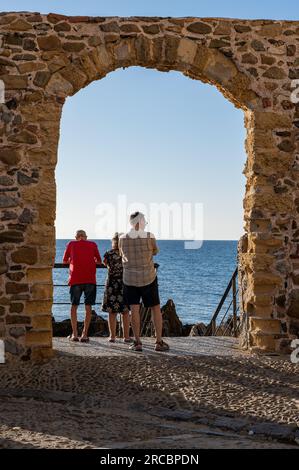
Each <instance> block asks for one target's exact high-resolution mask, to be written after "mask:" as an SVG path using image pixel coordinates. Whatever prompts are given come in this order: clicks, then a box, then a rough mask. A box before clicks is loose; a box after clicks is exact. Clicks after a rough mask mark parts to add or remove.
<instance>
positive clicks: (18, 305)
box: [9, 273, 24, 313]
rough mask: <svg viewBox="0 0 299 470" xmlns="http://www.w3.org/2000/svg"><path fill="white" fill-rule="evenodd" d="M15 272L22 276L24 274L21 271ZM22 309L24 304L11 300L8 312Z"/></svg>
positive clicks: (21, 310)
mask: <svg viewBox="0 0 299 470" xmlns="http://www.w3.org/2000/svg"><path fill="white" fill-rule="evenodd" d="M15 274H21V275H22V276H24V274H23V273H15ZM23 310H24V304H21V303H19V302H12V303H11V304H10V305H9V312H10V313H21V312H23Z"/></svg>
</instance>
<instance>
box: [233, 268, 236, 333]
mask: <svg viewBox="0 0 299 470" xmlns="http://www.w3.org/2000/svg"><path fill="white" fill-rule="evenodd" d="M232 287H233V334H234V337H235V338H236V337H237V288H236V276H234V277H233V285H232Z"/></svg>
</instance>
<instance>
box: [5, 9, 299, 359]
mask: <svg viewBox="0 0 299 470" xmlns="http://www.w3.org/2000/svg"><path fill="white" fill-rule="evenodd" d="M27 17H28V20H29V22H28V21H27V20H26V18H27ZM20 18H21V20H20V21H19V19H20ZM20 18H19V19H17V20H15V22H14V17H13V16H8V17H7V18H6V19H7V21H8V24H9V23H11V22H14V23H13V24H14V27H15V28H16V30H18V29H19V28H23V27H24V26H25V27H26V31H29V30H31V31H32V35H33V36H32V37H33V40H34V41H35V44H36V49H34V51H33V53H34V54H37V56H38V60H39V64H38V70H37V69H36V68H35V64H34V67H33V69H31V66H32V64H29V65H28V64H19V63H17V59H16V58H14V57H13V56H12V62H11V63H12V64H13V65H12V66H13V67H16V69H17V68H18V67H19V66H21V68H22V70H23V75H22V76H21V77H16V75H14V74H12V72H11V71H8V72H7V74H6V75H3V80H4V83H5V85H6V86H7V88H8V90H12V92H10V91H9V101H8V102H9V103H10V106H11V109H10V115H9V119H10V122H9V124H8V126H7V128H5V131H4V142H5V144H4V147H3V148H1V150H0V158H1V163H2V165H3V167H4V173H5V176H6V177H7V176H8V177H11V176H12V178H8V179H5V180H4V183H3V184H4V185H5V184H9V187H8V189H5V192H8V191H13V192H14V193H15V197H14V198H11V197H7V195H5V196H4V198H3V202H2V204H3V207H4V209H5V210H6V208H10V207H13V211H12V212H14V213H13V217H15V219H14V220H15V222H13V221H11V219H9V218H5V217H10V214H9V213H7V215H6V214H5V216H4V219H3V220H4V227H3V230H2V231H1V234H0V237H1V242H2V243H3V244H4V248H5V250H4V251H3V252H2V253H1V257H2V258H1V260H2V261H1V262H2V268H1V269H2V272H4V273H5V276H4V277H5V279H4V278H3V280H2V285H3V292H5V297H4V302H5V303H4V306H3V308H2V309H1V312H2V316H4V318H5V320H4V321H2V322H1V323H2V324H4V325H5V326H4V337H5V340H6V351H7V353H8V355H9V356H10V355H12V356H18V357H22V358H23V359H27V360H28V359H40V358H45V357H49V356H51V355H52V353H53V349H52V330H51V309H52V300H53V295H52V290H53V284H52V267H53V263H54V255H55V229H54V221H55V207H56V200H55V166H56V160H57V147H58V141H59V126H60V119H61V112H62V108H63V104H64V102H65V99H66V98H67V97H69V96H72V95H74V94H75V93H77V92H78V91H79V90H81V89H82V88H84V87H86V86H87V85H88V84H90V83H92V82H94V81H96V80H99V79H101V78H103V77H105V76H106V75H107V74H109V73H110V72H112V71H115V70H116V69H119V68H122V67H132V66H133V67H134V66H141V67H143V68H150V69H156V70H159V71H164V72H167V71H168V72H169V71H174V72H182V73H183V74H184V75H186V76H188V77H190V78H193V79H195V80H197V81H202V82H204V83H206V82H207V83H210V84H212V85H214V86H215V87H216V88H218V89H219V90H220V92H221V93H222V94H223V95H224V97H225V98H227V99H228V100H230V101H231V102H232V103H233V104H235V105H236V107H238V108H241V109H242V110H243V111H244V114H245V125H246V129H247V138H246V151H247V155H248V158H247V164H246V167H245V175H246V178H247V183H246V193H245V199H244V210H245V225H246V230H247V232H248V240H247V243H244V244H243V246H242V252H241V256H240V265H241V272H242V292H243V306H244V312H245V313H246V318H248V324H247V327H248V328H247V330H246V338H247V340H248V341H247V344H248V345H249V346H250V347H253V348H256V349H257V350H263V351H264V350H267V351H274V350H276V349H277V350H279V351H280V350H286V349H287V348H288V347H289V345H290V342H291V338H292V334H291V331H294V329H295V328H296V318H297V311H298V309H297V304H298V295H297V294H298V289H297V288H296V283H297V279H296V276H295V277H294V276H293V270H294V269H296V261H294V260H296V257H298V250H297V246H296V243H297V242H296V239H297V238H296V237H297V234H296V233H297V232H296V230H297V226H298V224H297V209H296V201H295V200H294V194H293V189H292V188H293V187H294V186H293V185H294V184H295V186H296V183H294V181H293V180H295V179H296V178H295V177H294V174H293V172H294V171H295V170H296V168H297V163H296V162H295V161H294V158H295V149H296V145H295V136H296V132H295V131H296V129H295V127H294V126H296V124H294V121H293V119H294V116H293V114H294V112H293V111H294V106H293V104H292V105H290V104H289V103H287V102H286V100H285V99H283V98H284V94H283V93H282V94H281V93H280V92H281V90H286V89H287V86H288V82H287V73H286V71H285V70H283V69H282V68H281V67H283V66H282V65H281V63H283V61H285V66H286V68H287V67H289V63H288V59H287V54H286V53H284V54H281V56H279V62H278V57H277V55H276V54H275V51H274V52H273V51H272V49H269V50H268V55H269V62H267V63H261V61H262V57H261V55H263V52H262V50H260V49H262V46H263V47H265V46H266V47H267V48H268V47H269V34H272V31H274V34H280V32H281V31H282V28H283V27H284V25H282V24H279V25H278V24H277V25H276V24H272V23H268V22H266V23H265V22H257V23H254V24H251V23H250V22H248V21H240V20H232V21H231V20H220V19H216V18H213V19H196V18H180V19H177V18H165V19H161V18H114V19H111V18H90V17H86V18H85V17H83V18H82V17H75V18H71V17H61V16H60V15H55V14H49V15H37V16H34V17H33V18H30V16H28V14H26V13H22V14H20ZM30 21H33V23H34V22H35V21H38V22H41V23H46V22H47V26H46V29H47V30H48V28H50V30H51V34H50V33H49V34H46V33H45V29H44V25H42V27H41V29H35V27H33V26H32V23H30ZM289 26H290V25H288V27H285V28H286V30H285V32H286V31H288V28H289ZM290 27H291V28H294V26H293V25H291V26H290ZM3 28H4V29H5V28H6V23H4V26H3ZM60 28H66V30H67V31H70V30H71V31H72V33H73V35H69V34H68V33H66V34H65V33H64V32H63V31H61V30H60ZM278 30H279V31H278ZM30 34H31V33H30ZM222 34H225V38H226V39H225V41H224V42H225V44H224V43H223V41H222V40H221V38H220V39H219V35H220V36H221V35H222ZM284 36H285V41H286V42H289V41H292V35H289V34H284ZM74 37H75V38H76V40H75V39H74ZM236 37H238V40H240V41H241V42H239V43H238V45H240V48H239V46H238V47H237V44H236V43H235V38H236ZM254 39H255V40H257V41H259V43H258V44H257V42H256V41H254ZM243 43H244V44H243ZM260 43H263V44H262V45H261V44H260ZM241 44H243V45H244V48H247V47H248V48H250V50H252V51H254V52H252V54H247V53H244V49H243V46H241ZM245 46H246V47H245ZM293 46H294V45H292V47H291V48H290V50H289V52H290V53H291V57H292V55H293V54H295V49H296V48H295V49H294V47H293ZM256 47H257V48H258V50H256V49H255V48H256ZM8 49H11V47H10V45H9V47H8ZM253 56H254V57H253ZM22 57H23V56H22ZM248 61H249V62H250V63H248ZM252 61H254V62H255V66H254V67H252V63H251V62H252ZM270 61H271V63H275V64H276V65H277V67H276V66H271V65H270ZM28 67H29V72H28ZM269 80H275V86H273V87H272V86H271V84H269ZM13 94H15V96H12V95H13ZM292 113H293V114H292ZM17 123H21V128H20V129H19V128H17V127H16V124H17ZM295 123H296V121H295ZM18 125H19V124H18ZM7 182H8V183H7ZM3 184H2V186H3ZM16 185H17V186H16ZM16 188H17V189H16ZM11 204H12V206H11ZM291 235H294V236H291ZM14 269H16V270H18V271H19V272H18V273H17V274H15V273H14V272H13V270H14ZM6 273H7V275H6ZM11 303H12V304H18V305H17V306H16V305H11ZM15 308H18V309H19V310H18V312H15V311H14V309H15ZM11 309H12V311H11ZM11 313H12V315H11ZM16 313H21V315H18V314H16ZM294 319H295V320H294ZM14 325H17V327H18V334H17V338H16V337H14V336H13V335H14V334H15V330H14V328H15V326H14ZM0 331H2V329H1V330H0Z"/></svg>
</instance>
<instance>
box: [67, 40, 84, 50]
mask: <svg viewBox="0 0 299 470" xmlns="http://www.w3.org/2000/svg"><path fill="white" fill-rule="evenodd" d="M84 47H85V44H84V42H66V43H64V44H63V49H64V50H65V51H67V52H80V51H82V50H83V49H84Z"/></svg>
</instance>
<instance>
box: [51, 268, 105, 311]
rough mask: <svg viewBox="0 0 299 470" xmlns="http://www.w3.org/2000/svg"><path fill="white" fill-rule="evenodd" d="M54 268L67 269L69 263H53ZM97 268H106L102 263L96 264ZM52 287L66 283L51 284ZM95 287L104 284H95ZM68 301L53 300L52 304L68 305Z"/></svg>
mask: <svg viewBox="0 0 299 470" xmlns="http://www.w3.org/2000/svg"><path fill="white" fill-rule="evenodd" d="M54 269H69V265H68V264H65V263H55V264H54ZM97 269H107V268H106V266H105V265H104V264H97ZM53 287H68V285H67V284H53ZM97 287H105V284H97ZM69 304H70V303H69V302H53V305H69ZM95 305H101V302H96V303H95Z"/></svg>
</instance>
